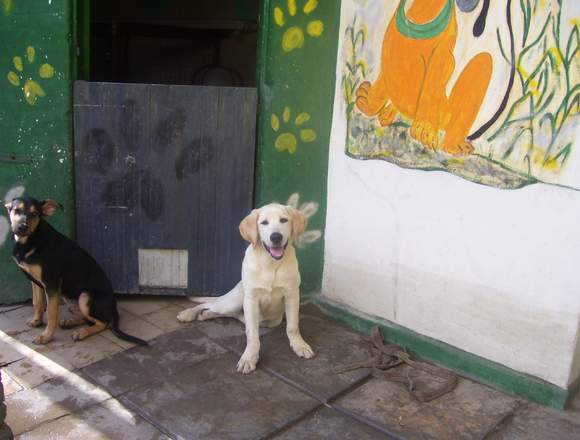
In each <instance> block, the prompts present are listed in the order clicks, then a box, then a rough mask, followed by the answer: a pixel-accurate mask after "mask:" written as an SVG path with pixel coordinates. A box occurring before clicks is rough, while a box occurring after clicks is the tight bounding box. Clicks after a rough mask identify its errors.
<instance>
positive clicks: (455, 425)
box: [333, 371, 518, 440]
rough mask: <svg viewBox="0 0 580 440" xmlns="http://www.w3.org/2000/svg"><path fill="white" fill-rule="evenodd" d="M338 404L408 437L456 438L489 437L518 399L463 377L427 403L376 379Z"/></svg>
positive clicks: (398, 387)
mask: <svg viewBox="0 0 580 440" xmlns="http://www.w3.org/2000/svg"><path fill="white" fill-rule="evenodd" d="M400 373H402V374H405V371H400ZM423 380H426V379H425V378H424V377H422V376H419V378H418V379H417V382H419V381H423ZM335 405H337V406H340V407H343V408H346V409H347V410H349V411H351V412H353V413H357V414H360V415H362V416H364V417H366V418H368V419H371V420H373V421H374V422H376V423H378V424H379V425H381V426H384V427H385V428H387V429H388V430H390V431H392V432H394V433H396V434H398V435H401V436H402V437H404V438H417V439H437V440H439V439H453V440H456V439H474V438H483V437H484V435H485V434H486V433H488V432H489V430H490V429H492V428H493V427H494V426H496V425H497V424H498V423H499V422H500V421H501V420H502V419H503V418H504V417H506V416H507V415H509V414H510V413H511V412H512V411H513V410H514V409H515V408H516V407H517V405H518V401H517V400H516V399H514V398H513V397H511V396H508V395H506V394H504V393H501V392H499V391H496V390H493V389H491V388H488V387H486V386H484V385H480V384H477V383H475V382H471V381H469V380H466V379H460V381H459V384H458V385H457V387H456V388H455V389H454V390H453V391H452V392H450V393H448V394H445V395H444V396H442V397H440V398H438V399H435V400H433V401H431V402H428V403H421V402H418V401H417V400H415V399H414V398H413V397H411V395H410V394H409V392H408V391H407V390H406V388H405V387H404V386H402V385H401V384H396V383H393V382H389V381H386V380H384V379H372V380H370V381H369V382H367V383H366V384H365V385H363V386H361V387H360V388H358V389H356V390H354V391H352V392H351V393H349V394H347V395H346V396H344V397H343V398H341V399H339V400H338V401H337V402H335V403H333V406H335Z"/></svg>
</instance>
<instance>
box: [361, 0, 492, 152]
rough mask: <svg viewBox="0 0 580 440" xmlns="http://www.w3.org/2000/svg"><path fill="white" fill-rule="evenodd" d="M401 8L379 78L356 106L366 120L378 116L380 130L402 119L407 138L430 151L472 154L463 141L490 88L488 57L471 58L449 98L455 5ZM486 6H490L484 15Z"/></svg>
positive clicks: (447, 1)
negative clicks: (407, 129) (407, 125)
mask: <svg viewBox="0 0 580 440" xmlns="http://www.w3.org/2000/svg"><path fill="white" fill-rule="evenodd" d="M467 3H469V4H468V5H466V4H467ZM477 3H478V2H477V1H475V2H474V1H473V0H471V1H464V2H463V4H462V5H460V4H459V3H458V6H459V7H460V8H462V10H469V11H470V10H473V9H474V8H475V6H477ZM405 5H406V0H400V3H399V6H398V8H397V10H396V12H395V14H394V15H393V17H392V18H391V20H390V22H389V25H388V27H387V30H386V32H385V36H384V40H383V47H382V53H381V71H380V74H379V77H378V78H377V79H376V80H375V81H374V83H373V84H371V83H370V82H368V81H365V82H363V83H362V84H361V85H360V87H359V88H358V90H357V92H356V96H357V98H356V105H357V107H358V108H359V109H360V110H361V111H362V112H363V113H364V114H365V115H367V116H369V117H375V116H376V117H377V118H378V120H379V122H380V124H381V125H382V126H387V125H389V124H391V123H392V122H393V121H394V120H395V117H396V116H397V115H398V114H401V115H402V116H403V117H404V118H406V119H408V120H410V121H411V130H410V135H411V137H412V138H413V139H415V140H417V141H418V142H420V143H421V144H423V145H424V146H426V147H428V148H431V149H434V150H435V149H439V148H441V149H443V150H444V151H445V152H447V153H449V154H453V155H466V154H470V153H472V152H473V150H474V149H473V145H472V144H471V142H470V141H469V140H468V139H467V136H468V135H469V131H470V129H471V127H472V125H473V123H474V121H475V118H476V117H477V114H478V112H479V109H480V107H481V104H482V102H483V99H484V97H485V94H486V92H487V88H488V86H489V82H490V79H491V73H492V68H493V62H492V58H491V55H490V54H488V53H479V54H477V55H476V56H475V57H473V58H472V59H471V60H470V61H469V62H468V64H467V65H466V66H465V68H464V69H463V71H462V72H461V74H460V75H459V77H458V78H457V81H456V82H455V84H454V85H453V87H452V89H451V93H450V94H449V96H447V92H446V87H447V83H448V82H449V79H450V77H451V75H452V74H453V71H454V69H455V59H454V57H453V49H454V47H455V43H456V40H457V19H456V16H455V4H454V2H453V0H414V1H413V3H412V5H411V6H410V7H409V8H408V10H407V11H405ZM487 6H489V4H488V2H486V4H484V9H485V13H487V9H486V8H487ZM467 8H470V9H467ZM440 130H441V131H443V132H444V136H443V138H442V140H439V131H440Z"/></svg>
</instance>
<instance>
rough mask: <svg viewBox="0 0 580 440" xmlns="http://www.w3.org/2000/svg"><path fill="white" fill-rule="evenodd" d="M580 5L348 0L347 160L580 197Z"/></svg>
mask: <svg viewBox="0 0 580 440" xmlns="http://www.w3.org/2000/svg"><path fill="white" fill-rule="evenodd" d="M579 17H580V2H574V1H570V0H519V1H518V0H497V1H493V2H491V1H490V0H393V1H386V0H345V1H343V4H342V11H341V30H342V41H341V48H340V49H339V55H338V66H339V67H338V69H339V70H338V72H339V75H341V77H340V78H339V81H337V93H339V94H340V95H341V96H342V97H343V104H344V107H343V109H344V112H345V118H346V141H345V153H346V154H347V155H348V156H350V157H352V158H356V159H363V160H364V159H380V160H384V161H387V162H391V163H394V164H397V165H399V166H402V167H405V168H415V169H421V170H441V171H448V172H451V173H454V174H456V175H458V176H461V177H464V178H466V179H468V180H471V181H473V182H477V183H481V184H485V185H490V186H495V187H499V188H505V189H514V188H520V187H523V186H526V185H529V184H533V183H537V182H546V183H553V184H558V185H562V186H567V187H570V188H573V189H580V153H578V151H577V150H578V149H579V148H580V146H578V143H579V141H578V140H577V139H576V138H578V136H577V135H578V131H579V124H578V121H579V116H578V115H579V110H580V51H579V47H580V36H579V29H578V28H579V23H580V18H579Z"/></svg>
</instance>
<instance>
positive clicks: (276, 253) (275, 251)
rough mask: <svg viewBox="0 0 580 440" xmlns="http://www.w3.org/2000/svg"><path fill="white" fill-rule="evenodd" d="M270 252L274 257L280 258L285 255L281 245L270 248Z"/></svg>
mask: <svg viewBox="0 0 580 440" xmlns="http://www.w3.org/2000/svg"><path fill="white" fill-rule="evenodd" d="M270 253H271V254H272V256H273V257H274V258H280V257H281V256H282V255H284V248H282V247H280V248H274V247H272V248H270Z"/></svg>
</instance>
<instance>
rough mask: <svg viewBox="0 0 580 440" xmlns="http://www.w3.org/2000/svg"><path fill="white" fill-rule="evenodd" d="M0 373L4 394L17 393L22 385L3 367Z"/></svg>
mask: <svg viewBox="0 0 580 440" xmlns="http://www.w3.org/2000/svg"><path fill="white" fill-rule="evenodd" d="M0 375H2V385H3V386H4V396H9V395H11V394H14V393H17V392H19V391H21V390H23V388H22V386H21V385H20V384H19V383H18V382H16V381H15V380H14V379H13V378H12V376H10V374H8V372H7V371H6V369H5V368H2V369H0Z"/></svg>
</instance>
